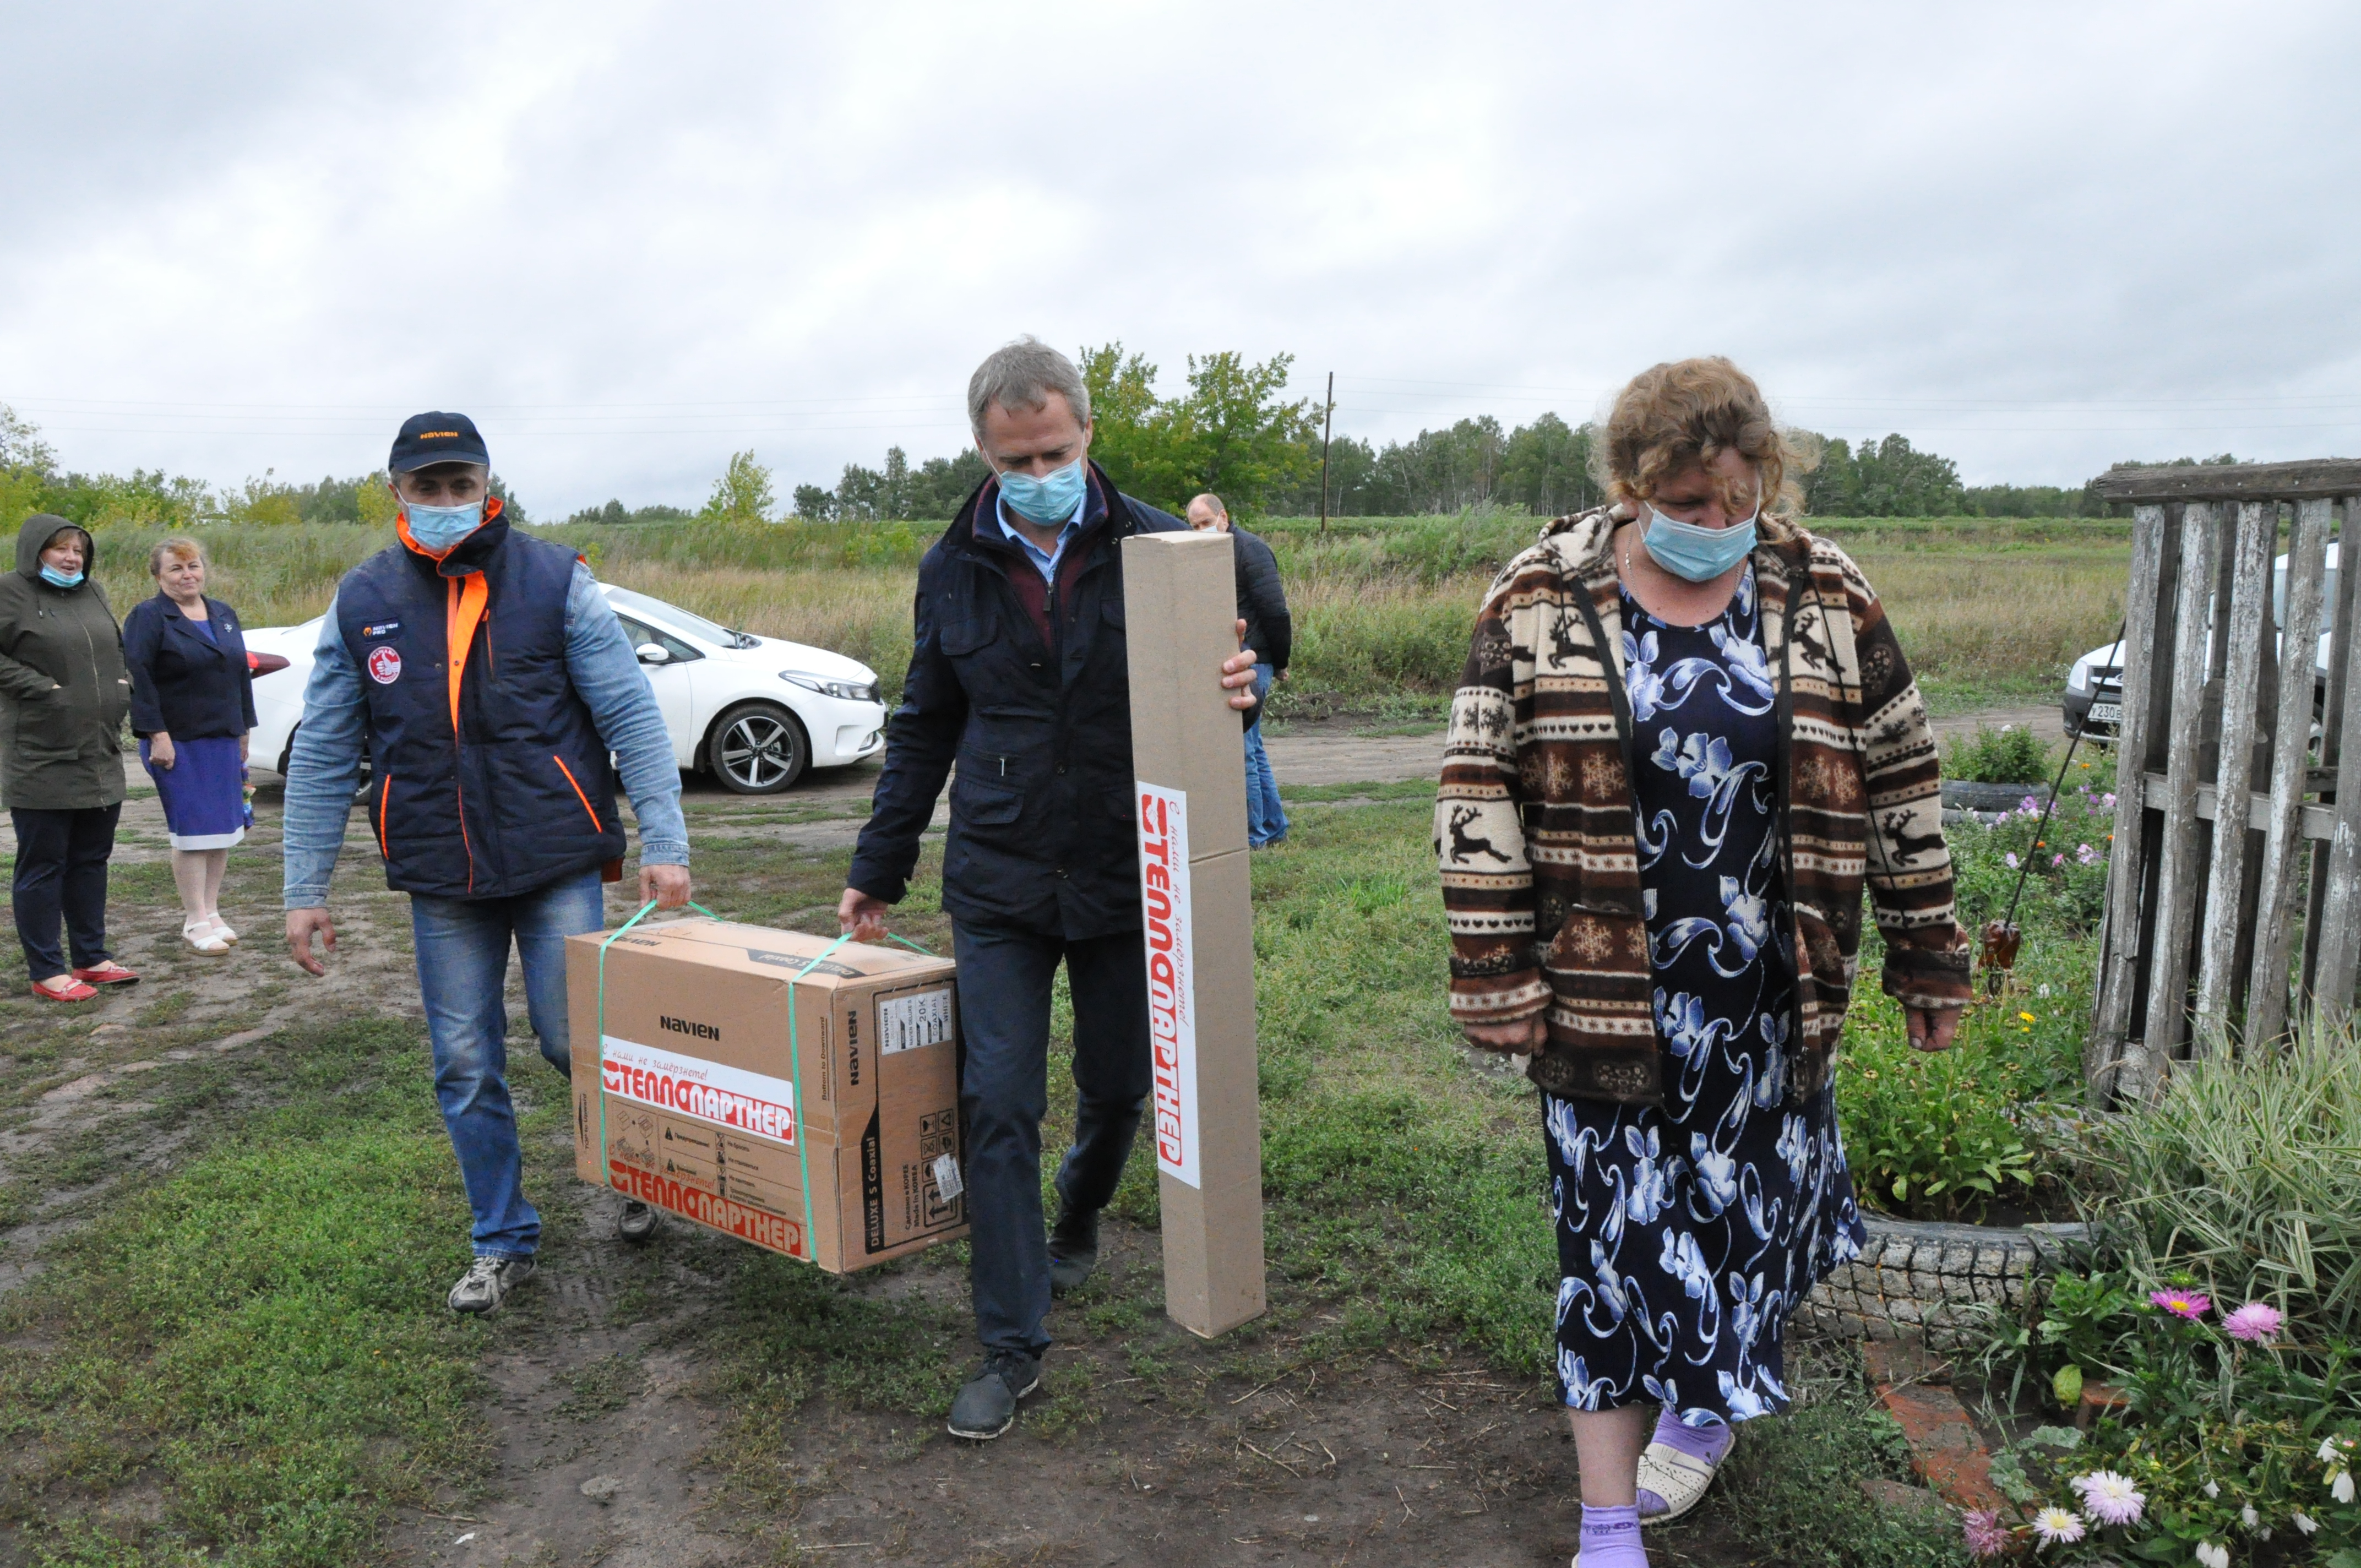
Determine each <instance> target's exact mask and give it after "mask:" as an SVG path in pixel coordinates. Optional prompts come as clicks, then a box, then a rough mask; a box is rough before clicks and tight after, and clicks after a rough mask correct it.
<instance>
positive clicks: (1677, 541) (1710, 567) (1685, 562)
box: [1641, 507, 1763, 583]
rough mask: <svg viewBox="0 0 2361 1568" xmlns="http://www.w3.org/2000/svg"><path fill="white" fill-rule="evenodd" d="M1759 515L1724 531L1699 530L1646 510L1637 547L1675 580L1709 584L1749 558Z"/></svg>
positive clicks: (1652, 509) (1752, 550)
mask: <svg viewBox="0 0 2361 1568" xmlns="http://www.w3.org/2000/svg"><path fill="white" fill-rule="evenodd" d="M1762 515H1763V514H1762V513H1761V512H1759V511H1758V512H1755V513H1753V514H1752V515H1751V516H1749V517H1748V518H1747V519H1746V520H1745V521H1742V522H1733V523H1731V524H1730V526H1729V527H1728V528H1699V527H1698V526H1697V524H1696V523H1693V522H1675V521H1673V520H1672V519H1671V518H1669V517H1666V516H1665V515H1664V513H1663V512H1660V511H1658V510H1656V509H1655V508H1654V507H1650V508H1649V509H1648V532H1645V533H1644V534H1642V535H1641V543H1644V544H1645V545H1647V547H1648V554H1650V555H1651V556H1653V557H1654V559H1655V563H1656V565H1659V566H1662V567H1663V568H1664V570H1665V571H1667V572H1670V573H1671V574H1672V575H1673V576H1675V577H1686V578H1687V579H1688V580H1689V581H1690V582H1692V583H1709V582H1711V581H1713V580H1714V579H1715V578H1716V577H1719V576H1721V575H1722V574H1723V573H1724V572H1727V571H1729V570H1730V568H1731V567H1732V566H1735V565H1738V564H1739V563H1740V562H1741V561H1743V560H1745V559H1746V557H1747V556H1749V555H1751V554H1753V552H1754V532H1755V531H1754V523H1755V519H1756V518H1759V517H1761V516H1762Z"/></svg>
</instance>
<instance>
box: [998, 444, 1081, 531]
mask: <svg viewBox="0 0 2361 1568" xmlns="http://www.w3.org/2000/svg"><path fill="white" fill-rule="evenodd" d="M1082 483H1083V480H1082V459H1081V458H1079V457H1077V458H1075V459H1074V460H1073V461H1072V462H1071V463H1069V464H1067V465H1066V466H1064V467H1062V468H1056V469H1052V470H1051V471H1050V472H1049V474H1047V475H1046V476H1044V477H1041V478H1038V479H1037V478H1035V477H1033V476H1032V475H1030V474H1016V473H1009V474H1003V475H1001V476H1000V499H1002V500H1005V501H1006V502H1007V503H1008V505H1009V509H1010V510H1013V511H1015V512H1016V515H1017V516H1019V517H1021V518H1023V519H1024V520H1025V521H1027V522H1030V523H1035V524H1038V526H1040V527H1042V528H1048V527H1049V526H1050V525H1051V524H1053V523H1060V522H1063V521H1066V520H1067V519H1068V518H1070V517H1071V516H1073V515H1074V509H1075V508H1076V507H1078V506H1080V505H1082Z"/></svg>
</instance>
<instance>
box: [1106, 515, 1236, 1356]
mask: <svg viewBox="0 0 2361 1568" xmlns="http://www.w3.org/2000/svg"><path fill="white" fill-rule="evenodd" d="M1234 549H1235V541H1233V540H1232V539H1231V538H1230V537H1229V535H1227V534H1225V533H1143V534H1135V535H1133V536H1132V537H1131V538H1129V539H1126V540H1125V541H1124V543H1123V580H1124V594H1123V598H1124V620H1125V632H1126V641H1127V642H1128V643H1129V645H1130V657H1131V747H1132V759H1133V761H1132V771H1133V773H1134V774H1135V776H1136V781H1137V782H1136V785H1135V792H1134V793H1135V800H1136V804H1137V808H1138V828H1139V851H1140V853H1139V861H1140V903H1141V913H1142V916H1143V918H1144V921H1145V927H1146V932H1147V949H1148V1025H1149V1039H1150V1044H1151V1046H1152V1048H1153V1049H1154V1051H1155V1086H1156V1087H1155V1093H1154V1102H1153V1107H1152V1109H1153V1112H1154V1125H1155V1130H1156V1163H1157V1168H1158V1171H1159V1187H1160V1189H1161V1192H1162V1197H1163V1209H1164V1301H1165V1310H1166V1311H1167V1312H1169V1313H1170V1314H1171V1317H1172V1321H1174V1322H1177V1323H1179V1324H1180V1326H1181V1327H1182V1328H1184V1329H1187V1330H1188V1331H1189V1332H1191V1333H1195V1334H1202V1335H1204V1336H1207V1337H1209V1338H1210V1337H1211V1336H1213V1335H1214V1334H1217V1333H1220V1332H1222V1331H1223V1330H1224V1329H1229V1328H1235V1327H1236V1326H1237V1325H1238V1324H1240V1323H1242V1322H1245V1321H1246V1320H1247V1319H1249V1318H1254V1317H1258V1316H1260V1315H1261V1313H1262V1310H1263V1308H1264V1304H1265V1302H1264V1281H1263V1236H1262V1114H1261V1105H1260V1102H1259V1100H1258V1098H1257V1089H1258V1078H1259V1071H1258V1068H1257V1060H1256V1054H1255V974H1254V902H1253V888H1252V883H1251V881H1250V879H1249V877H1248V873H1247V867H1246V745H1245V740H1244V737H1243V736H1242V734H1241V733H1240V729H1239V720H1238V714H1237V710H1236V709H1235V708H1233V707H1230V706H1229V704H1228V702H1227V701H1226V700H1225V697H1226V694H1225V693H1224V691H1223V690H1222V688H1221V685H1220V683H1219V680H1218V678H1217V676H1216V674H1215V672H1216V671H1218V670H1219V668H1220V667H1221V663H1222V661H1223V660H1224V659H1226V658H1228V657H1229V656H1230V655H1231V654H1233V653H1235V652H1237V646H1238V645H1237V631H1236V620H1237V613H1236V611H1237V590H1236V587H1235V584H1236V577H1235V568H1234V565H1233V554H1232V553H1233V550H1234Z"/></svg>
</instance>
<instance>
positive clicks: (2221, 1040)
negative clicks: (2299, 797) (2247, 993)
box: [2190, 501, 2279, 1055]
mask: <svg viewBox="0 0 2361 1568" xmlns="http://www.w3.org/2000/svg"><path fill="white" fill-rule="evenodd" d="M2278 536H2279V505H2278V503H2277V502H2272V501H2243V502H2241V503H2239V506H2238V515H2237V522H2236V524H2235V528H2234V530H2233V532H2232V534H2231V538H2232V542H2233V545H2234V548H2233V550H2232V552H2231V560H2230V562H2229V565H2230V568H2231V576H2230V595H2229V604H2228V606H2227V609H2226V613H2225V612H2224V610H2223V609H2221V608H2219V607H2217V609H2216V610H2215V615H2214V619H2215V621H2216V622H2217V623H2218V624H2220V625H2222V626H2224V628H2225V629H2226V630H2227V636H2226V638H2224V639H2220V640H2217V641H2220V643H2221V646H2222V650H2223V653H2222V658H2223V663H2222V730H2221V735H2222V743H2221V760H2220V762H2219V764H2218V771H2217V772H2216V773H2215V774H2214V794H2215V796H2216V798H2217V799H2221V800H2225V801H2240V800H2244V799H2246V796H2247V795H2248V794H2249V793H2250V792H2251V790H2252V788H2253V780H2254V772H2255V717H2256V716H2255V707H2256V702H2257V697H2258V696H2259V694H2260V691H2261V687H2262V665H2263V636H2264V630H2263V627H2264V622H2265V620H2267V619H2268V614H2269V610H2270V599H2271V546H2272V545H2273V544H2274V543H2277V541H2278ZM2190 794H2191V801H2190V805H2191V808H2192V811H2191V814H2192V815H2194V807H2195V806H2196V800H2195V795H2196V792H2195V791H2194V790H2193V789H2192V790H2191V792H2190ZM2206 886H2207V887H2208V888H2210V889H2211V890H2212V893H2211V895H2210V898H2209V903H2210V905H2211V907H2210V908H2209V909H2208V910H2207V911H2206V914H2207V918H2206V920H2205V921H2204V923H2203V930H2202V933H2201V935H2200V937H2199V946H2198V962H2197V1017H2196V1027H2195V1031H2194V1033H2193V1034H2192V1035H2191V1042H2190V1043H2191V1050H2192V1051H2193V1052H2194V1053H2195V1054H2198V1055H2210V1054H2213V1053H2214V1052H2217V1051H2222V1050H2226V1049H2228V1044H2229V1037H2230V1025H2231V1023H2232V1016H2231V1014H2232V1010H2233V1009H2234V1008H2235V1006H2236V1005H2237V997H2236V996H2235V994H2234V992H2235V990H2236V988H2237V985H2238V982H2239V981H2243V980H2244V979H2245V978H2246V977H2245V976H2244V975H2243V974H2241V973H2239V972H2238V970H2237V962H2238V947H2239V939H2240V938H2241V937H2242V936H2243V935H2244V933H2245V926H2244V924H2243V923H2242V922H2241V920H2240V919H2239V904H2240V894H2241V893H2242V892H2243V890H2244V889H2245V887H2246V823H2244V822H2243V821H2241V820H2239V818H2238V814H2237V813H2236V812H2235V811H2222V812H2221V813H2220V814H2219V816H2218V817H2216V819H2215V821H2214V823H2213V870H2212V872H2210V874H2209V876H2208V878H2207V881H2206Z"/></svg>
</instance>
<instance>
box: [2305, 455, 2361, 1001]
mask: <svg viewBox="0 0 2361 1568" xmlns="http://www.w3.org/2000/svg"><path fill="white" fill-rule="evenodd" d="M2355 515H2356V513H2355V510H2354V503H2353V501H2352V500H2350V499H2348V500H2347V501H2346V502H2345V520H2346V521H2348V522H2349V521H2351V520H2352V519H2353V517H2354V516H2355ZM2336 554H2337V577H2338V586H2339V587H2341V588H2345V589H2347V590H2348V591H2349V590H2350V587H2351V585H2352V581H2353V577H2354V575H2355V567H2356V565H2361V563H2353V562H2347V561H2346V560H2345V558H2344V557H2345V551H2344V548H2343V546H2342V545H2341V544H2340V545H2339V546H2338V548H2337V553H2336ZM2353 631H2354V629H2353V628H2352V627H2349V626H2348V627H2347V628H2346V633H2347V635H2346V637H2345V644H2346V645H2345V647H2344V648H2343V649H2341V650H2339V652H2340V653H2341V654H2342V656H2343V657H2342V663H2343V667H2344V675H2345V679H2344V682H2343V685H2342V692H2341V695H2342V696H2343V697H2344V699H2345V700H2344V708H2343V712H2342V714H2341V715H2340V716H2337V717H2338V722H2337V723H2336V724H2335V726H2334V728H2335V729H2336V730H2337V743H2336V752H2337V759H2338V760H2337V768H2338V771H2339V773H2340V774H2341V773H2345V772H2347V771H2351V769H2352V763H2351V762H2348V761H2346V759H2355V760H2361V702H2355V701H2354V700H2352V694H2353V692H2354V690H2355V687H2356V684H2361V659H2356V651H2361V636H2356V635H2353ZM2356 784H2361V781H2356ZM2325 859H2326V861H2327V864H2326V866H2325V867H2324V868H2323V877H2322V881H2323V883H2324V892H2323V896H2322V899H2321V905H2320V921H2319V925H2320V947H2319V951H2318V956H2317V959H2316V960H2315V962H2314V965H2313V969H2312V977H2311V978H2312V997H2313V1000H2314V1001H2315V1002H2316V1003H2318V1005H2319V1008H2320V1012H2321V1014H2322V1016H2323V1018H2326V1019H2330V1020H2334V1019H2338V1018H2342V1017H2344V1016H2345V1014H2347V1013H2349V1012H2350V1011H2351V1010H2352V1006H2353V981H2354V974H2355V970H2356V969H2361V787H2350V788H2339V789H2338V790H2337V792H2336V833H2335V836H2334V838H2332V839H2329V841H2328V853H2327V855H2326V857H2325Z"/></svg>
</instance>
